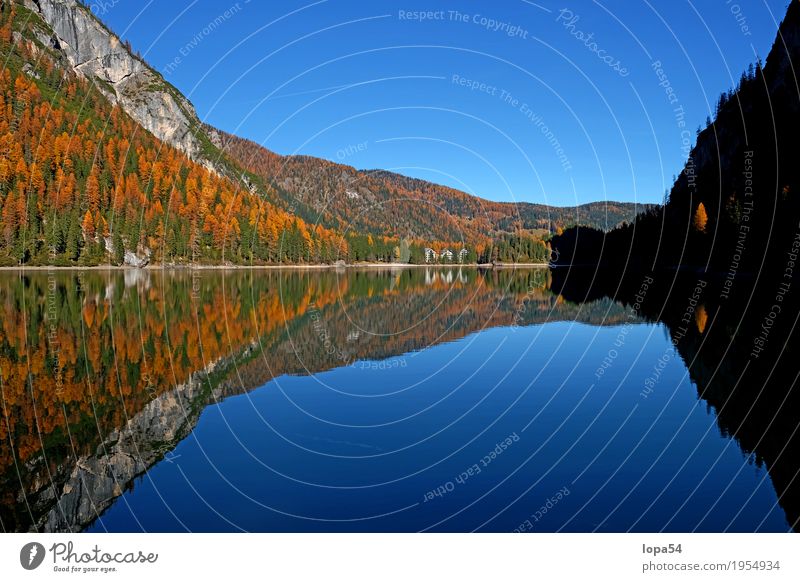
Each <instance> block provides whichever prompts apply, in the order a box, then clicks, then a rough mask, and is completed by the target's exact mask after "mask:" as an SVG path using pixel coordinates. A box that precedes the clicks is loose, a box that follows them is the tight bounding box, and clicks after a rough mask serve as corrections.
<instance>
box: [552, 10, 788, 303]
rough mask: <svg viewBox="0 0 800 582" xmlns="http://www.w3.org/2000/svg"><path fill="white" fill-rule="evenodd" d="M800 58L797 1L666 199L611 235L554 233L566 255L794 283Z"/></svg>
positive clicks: (723, 103)
mask: <svg viewBox="0 0 800 582" xmlns="http://www.w3.org/2000/svg"><path fill="white" fill-rule="evenodd" d="M797 63H800V2H798V1H797V0H793V1H792V2H791V3H790V4H789V7H788V11H787V14H786V17H785V19H784V20H783V22H782V24H781V26H780V29H779V31H778V36H777V39H776V40H775V43H774V45H773V47H772V50H771V51H770V53H769V56H768V57H767V60H766V63H765V64H764V65H763V66H762V64H761V62H758V63H756V64H754V65H752V66H751V67H750V68H749V70H748V71H746V72H744V73H743V74H742V76H741V78H740V80H739V82H738V84H737V86H736V87H735V88H734V89H732V90H731V91H728V92H725V93H723V94H722V95H721V96H720V99H719V101H718V104H717V112H716V116H715V119H714V120H713V121H710V123H709V125H708V126H707V127H706V128H705V129H703V130H702V131H700V132H699V134H698V137H697V143H696V145H695V147H694V149H693V150H692V151H691V154H690V155H689V158H688V160H687V162H686V165H685V167H684V169H683V171H682V172H681V174H680V176H679V177H678V179H677V180H676V182H675V185H674V186H673V187H672V190H671V192H670V195H669V199H668V203H667V204H666V205H665V206H663V207H661V206H659V207H655V208H652V209H650V210H649V211H647V212H646V213H643V214H641V215H639V216H638V218H637V219H636V220H635V221H634V222H632V223H631V224H629V225H625V226H623V227H620V228H617V229H614V230H612V231H611V232H609V233H607V234H606V233H603V232H600V231H597V230H593V229H587V228H578V229H571V230H568V231H567V232H565V233H564V234H563V235H562V236H558V237H555V239H554V241H553V244H554V246H555V247H556V248H557V249H558V250H559V253H560V260H561V261H562V262H564V263H576V264H602V265H603V266H604V267H606V268H614V267H616V268H620V269H622V268H627V269H629V270H633V271H639V270H647V269H652V268H659V267H668V268H674V267H682V268H687V267H691V268H692V269H695V270H708V271H714V272H716V273H720V274H724V275H725V276H726V277H727V283H726V289H727V290H728V292H729V291H730V288H731V287H733V286H734V284H735V283H736V281H737V280H738V279H741V278H742V277H745V276H749V275H754V274H759V275H760V276H762V277H763V276H772V277H776V278H777V277H783V276H784V274H788V276H787V281H791V279H792V278H793V277H794V261H795V259H796V255H797V252H798V250H800V166H798V164H797V157H798V154H800V147H798V142H797V135H798V131H799V130H800V84H799V82H798V75H797V70H796V64H797ZM787 269H788V271H787ZM749 285H750V283H748V286H749Z"/></svg>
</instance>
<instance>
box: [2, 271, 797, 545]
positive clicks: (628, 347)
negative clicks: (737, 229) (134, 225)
mask: <svg viewBox="0 0 800 582" xmlns="http://www.w3.org/2000/svg"><path fill="white" fill-rule="evenodd" d="M631 303H632V302H623V301H617V300H615V299H611V298H609V297H596V298H594V299H590V300H583V299H582V300H580V301H577V300H574V299H569V298H568V296H565V295H564V294H560V293H559V292H557V291H556V290H555V289H554V285H553V273H552V272H551V271H548V270H546V269H541V270H517V271H512V270H501V271H478V270H475V269H458V268H441V269H405V270H390V269H386V270H363V271H362V270H352V269H349V270H347V271H344V270H342V271H340V272H336V271H308V272H306V271H275V270H261V271H259V270H254V271H232V272H222V271H192V272H188V271H187V272H178V273H174V272H173V273H170V272H161V271H157V270H152V271H150V270H147V271H126V272H121V271H111V272H101V271H86V272H81V273H79V272H77V271H69V272H63V271H61V272H54V273H48V272H47V271H39V272H26V273H20V272H2V273H0V313H1V315H0V389H2V404H3V408H2V422H1V423H0V499H1V500H0V520H1V522H2V529H3V530H4V531H29V530H39V531H93V532H105V531H109V532H138V531H163V532H172V531H177V532H182V531H213V532H216V531H260V532H285V531H301V532H308V531H456V532H464V531H496V532H511V531H534V532H536V531H539V532H554V531H576V532H591V531H600V532H619V531H662V530H663V531H714V532H716V531H748V532H749V531H787V530H790V529H792V525H793V524H794V523H795V517H794V513H793V512H794V509H793V507H794V505H793V504H792V503H790V502H789V501H787V499H788V498H787V497H786V496H783V495H782V494H781V495H779V494H778V493H777V492H776V491H783V490H784V489H785V487H784V486H783V485H781V486H776V484H775V483H774V482H773V480H774V479H775V478H776V475H777V478H779V479H783V475H784V474H789V473H790V472H791V471H790V472H789V473H787V470H788V469H787V468H786V465H785V458H784V461H783V462H784V464H783V465H781V461H780V458H782V457H780V455H778V456H776V455H773V454H772V453H771V452H770V450H766V449H764V445H763V444H762V442H761V440H760V439H757V437H758V436H759V435H758V434H755V436H753V433H755V432H757V431H758V425H753V424H751V425H748V426H750V427H751V428H750V434H749V435H748V434H746V431H747V430H748V428H747V427H745V428H744V429H741V430H743V431H745V432H741V430H739V429H738V428H737V429H736V430H734V428H731V426H730V425H729V423H728V422H727V420H726V418H724V417H721V416H720V414H719V410H720V409H722V408H723V406H724V404H722V403H723V401H727V400H726V399H727V397H725V398H723V397H721V396H719V394H720V392H724V391H725V390H728V389H732V386H733V381H727V380H726V378H725V377H724V375H723V374H717V376H715V378H716V379H715V381H716V382H717V383H716V384H713V383H711V381H710V380H707V378H708V374H707V373H706V372H707V370H706V368H707V367H708V366H705V364H704V363H703V362H702V361H701V360H698V361H699V362H700V363H697V362H695V360H696V358H695V357H694V355H690V354H693V353H694V352H692V351H691V349H692V348H691V346H692V345H694V344H693V343H691V342H702V341H705V340H706V339H707V340H708V342H710V343H711V344H713V345H717V344H719V345H721V344H722V343H723V342H722V340H721V339H715V338H721V337H722V336H715V335H714V334H715V333H717V332H712V331H710V330H711V328H712V327H713V326H712V320H713V317H709V314H713V309H712V307H711V306H710V305H708V306H706V305H703V304H701V302H700V301H694V303H695V305H692V310H691V317H688V318H687V317H684V315H685V314H684V313H683V310H681V309H678V310H677V311H679V313H677V314H676V315H674V317H673V318H672V319H671V318H670V317H667V316H665V315H663V314H662V315H660V316H656V315H649V314H647V315H645V314H644V312H642V311H641V310H639V309H637V308H635V307H634V306H632V304H631ZM674 321H683V322H684V325H677V324H675V323H674ZM719 333H720V334H722V333H723V331H720V332H719ZM726 333H727V334H728V335H727V336H725V337H730V336H731V332H726ZM676 338H679V339H676ZM775 341H777V340H775ZM714 342H716V344H714ZM687 346H689V347H687ZM704 349H711V348H704ZM704 366H705V367H704ZM707 384H708V386H711V388H712V389H709V390H706V387H707ZM756 388H757V387H756ZM738 389H741V390H745V389H747V390H750V389H753V387H751V386H745V387H744V388H738ZM748 438H751V440H752V441H753V444H749V441H748ZM784 440H785V439H784ZM756 441H757V442H756ZM791 463H792V464H791V466H790V467H789V468H790V469H792V470H795V471H796V469H797V461H796V459H794V460H792V461H791ZM791 482H792V481H789V483H791ZM787 487H788V486H787Z"/></svg>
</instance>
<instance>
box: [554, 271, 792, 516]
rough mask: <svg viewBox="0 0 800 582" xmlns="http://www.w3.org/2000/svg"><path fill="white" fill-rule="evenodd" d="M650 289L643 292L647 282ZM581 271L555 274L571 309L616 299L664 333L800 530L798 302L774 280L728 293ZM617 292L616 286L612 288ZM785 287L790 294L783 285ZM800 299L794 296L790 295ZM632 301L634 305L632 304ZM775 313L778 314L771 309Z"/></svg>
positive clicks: (663, 278)
mask: <svg viewBox="0 0 800 582" xmlns="http://www.w3.org/2000/svg"><path fill="white" fill-rule="evenodd" d="M650 276H651V277H653V279H654V284H651V285H650V286H649V288H648V289H647V290H646V291H645V292H644V293H642V291H641V290H642V281H643V280H644V277H650ZM592 279H593V273H591V272H584V271H582V270H579V269H570V270H566V269H556V270H554V271H553V289H554V290H558V292H560V293H562V294H563V296H564V297H565V298H567V300H568V301H580V300H584V299H586V298H593V299H594V300H595V301H597V300H598V298H599V297H603V296H606V297H616V298H617V300H618V301H621V302H623V303H625V304H628V305H634V304H636V302H637V301H640V300H641V299H643V302H641V306H642V308H641V309H640V310H639V312H638V314H639V315H640V316H641V317H643V318H645V319H648V320H651V321H661V322H663V323H665V324H666V325H667V328H668V329H669V331H670V336H671V338H672V341H673V343H674V345H675V346H676V349H677V352H678V354H680V356H681V358H682V359H683V360H684V362H685V363H686V365H687V367H688V369H689V374H690V376H691V379H692V381H693V382H694V383H695V385H696V386H697V390H698V396H699V397H700V398H702V399H703V400H705V401H706V402H707V404H708V406H709V407H711V408H713V409H714V410H715V412H716V419H717V424H718V425H719V428H720V431H721V433H722V434H723V435H725V436H732V437H733V438H734V439H735V440H736V441H737V442H738V444H739V446H740V447H741V448H742V450H743V451H744V453H745V454H752V455H753V460H754V462H755V463H758V464H763V465H765V466H766V468H767V470H768V471H769V475H770V477H771V479H772V483H773V486H774V487H775V490H776V492H777V494H778V497H779V501H780V504H781V507H782V508H783V509H784V511H785V512H786V516H787V520H788V522H789V523H790V524H792V526H793V527H794V529H795V530H798V528H800V435H799V434H798V432H800V394H798V376H800V373H799V372H798V366H797V361H796V359H795V358H796V354H798V353H800V339H799V338H798V332H797V330H796V328H797V324H798V320H799V319H800V300H798V298H797V296H796V294H795V295H792V293H790V292H783V291H782V289H785V288H784V287H782V286H781V283H780V282H774V281H772V280H763V281H755V280H750V281H748V286H747V287H746V288H745V287H744V286H740V287H738V288H736V289H735V290H734V291H733V292H732V293H728V292H726V291H725V289H726V287H725V284H724V281H723V280H721V278H719V277H716V278H714V277H707V276H693V275H689V274H681V275H676V274H675V273H674V272H673V273H662V274H660V275H652V274H651V275H642V274H638V273H637V274H629V275H628V276H627V277H626V278H625V279H623V280H622V282H621V283H619V282H618V281H613V282H612V281H609V280H608V279H607V278H603V277H594V281H592ZM618 284H619V288H617V285H618ZM789 289H791V288H790V287H789ZM795 293H796V292H795ZM637 297H638V299H637ZM776 306H777V307H776Z"/></svg>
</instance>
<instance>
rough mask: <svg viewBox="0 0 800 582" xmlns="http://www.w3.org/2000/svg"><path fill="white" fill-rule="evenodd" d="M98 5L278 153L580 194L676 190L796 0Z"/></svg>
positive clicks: (522, 190)
mask: <svg viewBox="0 0 800 582" xmlns="http://www.w3.org/2000/svg"><path fill="white" fill-rule="evenodd" d="M87 3H88V4H90V5H91V6H92V7H93V10H94V12H95V13H96V14H97V15H98V16H100V17H101V18H102V19H103V20H104V21H105V22H106V23H107V24H108V25H109V26H111V27H112V28H113V29H114V31H115V32H117V33H118V34H119V35H120V36H121V37H122V38H125V39H128V40H130V41H131V43H132V44H133V46H134V48H135V49H136V50H138V51H139V52H140V53H141V54H142V55H143V56H144V57H145V58H146V60H147V61H148V62H150V63H151V64H152V65H153V66H154V67H155V68H156V69H158V70H159V71H161V72H162V73H163V74H164V76H165V78H166V79H167V80H168V81H170V82H171V83H173V84H174V85H175V86H176V87H177V88H178V89H180V90H181V91H182V92H183V93H184V94H185V95H187V96H188V97H189V98H190V99H191V101H192V102H193V103H194V105H195V107H196V109H197V112H198V115H199V116H200V118H201V119H203V120H204V121H207V122H208V123H211V124H212V125H215V126H217V127H219V128H221V129H224V130H227V131H230V132H233V133H236V134H238V135H241V136H243V137H247V138H250V139H252V140H254V141H256V142H258V143H260V144H262V145H264V146H265V147H267V148H269V149H272V150H274V151H276V152H278V153H281V154H293V153H298V154H308V155H314V156H319V157H323V158H327V159H331V160H334V161H340V162H343V163H346V164H350V165H353V166H355V167H357V168H361V169H373V168H384V169H390V170H394V171H397V172H400V173H403V174H407V175H411V176H417V177H421V178H424V179H428V180H431V181H434V182H438V183H443V184H447V185H450V186H454V187H456V188H459V189H462V190H465V191H467V192H470V193H473V194H477V195H480V196H483V197H485V198H489V199H492V200H516V201H530V202H539V203H548V204H555V205H572V204H575V203H585V202H590V201H593V200H604V199H607V200H625V201H634V200H636V201H639V202H658V201H660V200H661V199H662V197H663V195H664V191H665V190H666V189H667V188H669V186H670V185H671V183H672V178H673V176H674V175H675V174H677V173H679V172H680V170H681V168H682V166H683V162H684V161H685V159H686V153H685V151H683V145H684V139H685V138H686V136H687V135H690V136H691V139H692V141H693V140H694V135H695V130H696V129H697V126H698V125H699V124H701V123H704V121H705V119H706V116H707V115H713V108H714V104H715V103H716V101H717V98H718V96H719V93H720V92H721V91H723V90H725V89H727V88H729V87H731V86H733V85H734V84H735V82H736V80H738V78H739V76H740V74H741V71H742V70H743V69H745V68H746V67H747V65H748V64H749V63H751V62H753V61H754V60H755V58H756V55H760V56H761V57H762V58H764V59H765V58H766V55H767V53H768V52H769V49H770V47H771V46H772V42H773V40H774V38H775V34H776V31H777V24H778V22H780V20H781V19H782V18H783V15H784V13H785V9H786V6H787V3H788V0H748V1H745V0H714V1H704V0H693V1H691V2H690V1H686V0H674V1H670V2H657V1H656V0H603V1H594V0H572V1H571V2H563V0H562V2H560V3H555V2H552V1H549V0H541V1H537V2H528V1H526V0H503V1H496V2H485V1H484V2H467V1H461V2H440V1H438V0H425V1H424V2H423V1H421V0H409V1H408V2H395V1H392V2H388V1H380V0H379V1H375V2H364V1H350V0H327V1H325V0H321V1H320V0H300V1H297V0H281V1H280V2H273V1H264V0H239V1H238V2H236V1H235V0H234V1H231V0H183V1H178V2H176V1H174V0H137V1H134V0H93V2H87ZM421 11H424V12H425V13H426V14H424V19H422V18H421V15H418V14H415V13H418V12H421ZM659 64H660V66H658V65H659ZM657 69H659V71H657ZM668 90H669V91H670V92H669V93H668ZM687 131H688V134H687V133H686V132H687Z"/></svg>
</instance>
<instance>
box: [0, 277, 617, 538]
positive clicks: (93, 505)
mask: <svg viewBox="0 0 800 582" xmlns="http://www.w3.org/2000/svg"><path fill="white" fill-rule="evenodd" d="M448 271H449V270H448V269H443V270H442V271H441V273H443V274H444V275H446V274H447V272H448ZM131 273H132V272H125V273H118V272H112V273H100V272H89V273H85V274H81V275H80V276H76V275H75V274H72V273H56V274H53V275H48V274H47V273H34V274H25V275H17V274H13V275H12V274H8V275H5V276H2V277H0V310H2V318H0V379H2V396H3V404H4V409H3V410H4V418H3V422H2V423H0V499H2V504H0V517H1V518H2V523H3V526H4V527H5V528H6V529H9V530H24V529H27V528H29V527H37V528H43V529H48V530H69V529H73V528H80V527H83V526H84V525H86V524H87V523H89V522H90V521H91V520H92V519H93V518H94V517H95V515H96V513H97V512H98V511H102V510H103V509H104V508H105V507H107V506H108V505H109V504H110V503H111V502H113V500H114V498H115V497H117V496H118V495H119V494H120V493H121V492H122V490H123V489H124V488H125V487H128V486H129V485H130V484H131V482H132V479H133V478H134V477H135V476H136V475H139V474H141V473H142V472H143V471H145V470H146V469H147V467H149V466H150V465H152V464H153V463H154V462H156V461H157V460H159V459H160V458H162V457H163V456H164V454H165V453H166V452H168V451H169V450H171V448H172V447H173V446H174V445H175V444H177V442H178V441H179V440H180V439H182V438H183V437H184V436H185V435H186V434H188V432H189V431H190V430H191V429H192V428H193V426H194V423H195V421H196V418H197V415H198V414H199V412H200V410H202V408H203V407H204V406H205V405H206V404H207V403H208V402H211V401H213V400H214V399H218V398H221V397H225V396H227V395H230V394H234V393H238V392H241V391H242V390H250V389H252V388H255V387H258V386H260V385H263V384H264V383H265V382H267V381H269V380H270V379H271V378H273V377H274V376H277V375H280V374H286V373H293V374H297V373H300V374H302V373H308V372H318V371H322V370H326V369H331V368H334V367H339V366H342V365H345V364H347V363H350V362H352V361H355V360H357V359H382V358H388V357H390V356H392V355H397V354H400V353H404V352H408V351H412V350H417V349H421V348H424V347H426V346H428V345H431V344H436V343H439V342H443V341H452V340H455V339H458V338H461V337H464V336H465V335H467V334H469V333H472V332H474V331H477V330H479V329H482V328H485V327H493V326H501V325H511V324H518V325H519V324H522V325H527V324H533V323H540V322H544V321H548V320H558V319H570V320H571V319H574V318H576V317H578V316H580V317H581V318H582V319H583V320H585V321H594V322H601V321H603V317H604V316H605V321H606V322H607V323H614V322H615V321H616V322H619V321H622V320H623V317H624V316H623V310H622V309H621V307H620V306H618V305H615V304H613V303H612V302H609V301H605V302H601V303H598V304H596V305H584V306H579V305H575V304H571V303H569V302H565V301H563V299H561V298H560V297H558V296H556V295H553V294H552V293H551V292H550V291H548V289H547V285H548V284H549V274H548V272H547V271H541V270H540V271H518V272H512V271H499V272H498V271H492V272H482V273H479V272H478V271H475V270H461V271H460V272H459V270H458V269H453V270H452V273H453V277H450V278H448V277H446V276H442V277H438V278H437V280H436V281H435V282H433V283H431V282H430V277H428V282H427V284H426V273H425V272H424V270H422V269H420V270H415V269H408V270H401V271H382V272H378V271H347V272H346V273H341V274H337V273H333V272H321V273H304V272H291V273H286V272H276V271H268V272H246V273H242V272H236V273H229V274H224V275H223V274H221V273H219V272H201V273H178V274H169V275H164V274H160V273H150V272H142V273H140V275H139V276H136V277H134V276H131ZM447 281H451V282H450V283H447ZM609 314H610V317H609ZM320 326H324V329H325V333H326V334H327V337H328V339H329V343H330V345H332V346H334V347H336V348H337V349H334V350H329V349H324V347H323V344H322V342H321V337H320V333H321V332H320V329H321V327H320ZM359 330H363V331H359ZM234 365H235V366H236V369H235V373H234ZM76 456H77V457H78V460H77V461H76ZM17 470H19V471H20V476H21V477H20V478H21V479H22V486H20V480H19V478H18V477H17ZM51 480H52V482H51ZM59 498H60V499H61V500H62V501H61V506H60V507H57V506H56V500H57V499H59Z"/></svg>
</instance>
